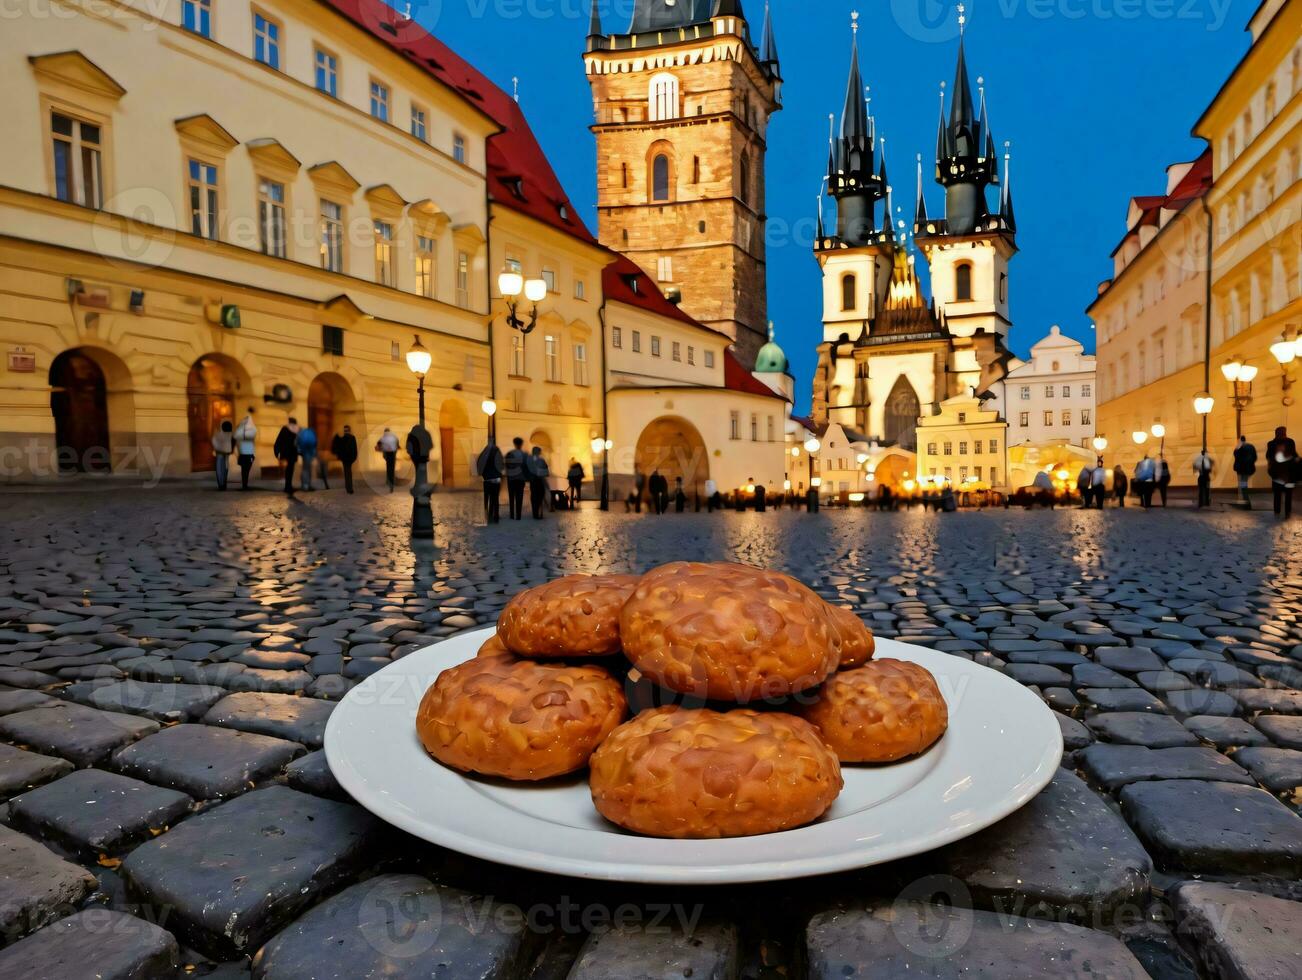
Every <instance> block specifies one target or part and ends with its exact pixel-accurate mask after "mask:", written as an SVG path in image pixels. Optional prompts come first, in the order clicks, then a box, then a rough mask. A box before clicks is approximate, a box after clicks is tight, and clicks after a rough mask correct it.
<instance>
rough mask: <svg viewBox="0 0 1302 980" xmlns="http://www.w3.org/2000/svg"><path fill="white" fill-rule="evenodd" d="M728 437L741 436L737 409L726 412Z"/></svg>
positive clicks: (736, 437)
mask: <svg viewBox="0 0 1302 980" xmlns="http://www.w3.org/2000/svg"><path fill="white" fill-rule="evenodd" d="M728 438H729V439H740V438H741V413H740V412H737V411H733V412H730V413H729V414H728Z"/></svg>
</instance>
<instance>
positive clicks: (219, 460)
mask: <svg viewBox="0 0 1302 980" xmlns="http://www.w3.org/2000/svg"><path fill="white" fill-rule="evenodd" d="M233 452H235V426H233V425H231V420H230V419H222V424H221V425H220V426H218V427H217V431H216V432H214V433H213V434H212V453H213V464H214V465H215V467H216V470H217V489H218V490H225V489H226V479H227V477H228V476H229V475H230V472H231V453H233Z"/></svg>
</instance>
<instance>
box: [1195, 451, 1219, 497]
mask: <svg viewBox="0 0 1302 980" xmlns="http://www.w3.org/2000/svg"><path fill="white" fill-rule="evenodd" d="M1215 466H1216V464H1215V463H1214V462H1213V461H1212V458H1211V456H1210V455H1208V453H1207V450H1206V449H1204V450H1203V451H1202V452H1200V453H1199V454H1198V455H1197V456H1195V457H1194V461H1193V471H1194V476H1195V477H1196V478H1197V480H1198V509H1199V510H1202V509H1203V508H1204V507H1210V506H1211V505H1212V470H1213V469H1214V468H1215Z"/></svg>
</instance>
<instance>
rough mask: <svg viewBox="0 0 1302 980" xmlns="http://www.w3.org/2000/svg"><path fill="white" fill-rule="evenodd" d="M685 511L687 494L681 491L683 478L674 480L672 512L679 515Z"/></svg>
mask: <svg viewBox="0 0 1302 980" xmlns="http://www.w3.org/2000/svg"><path fill="white" fill-rule="evenodd" d="M686 509H687V494H686V493H685V492H684V491H683V478H682V477H681V476H679V477H675V478H674V512H675V513H678V514H681V513H682V512H683V511H685V510H686Z"/></svg>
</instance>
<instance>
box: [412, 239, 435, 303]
mask: <svg viewBox="0 0 1302 980" xmlns="http://www.w3.org/2000/svg"><path fill="white" fill-rule="evenodd" d="M434 251H435V248H434V239H432V238H426V237H425V236H424V235H417V236H416V292H418V293H420V294H421V295H422V296H424V297H426V298H428V299H433V298H434V289H435V285H434V278H435V276H434Z"/></svg>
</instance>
